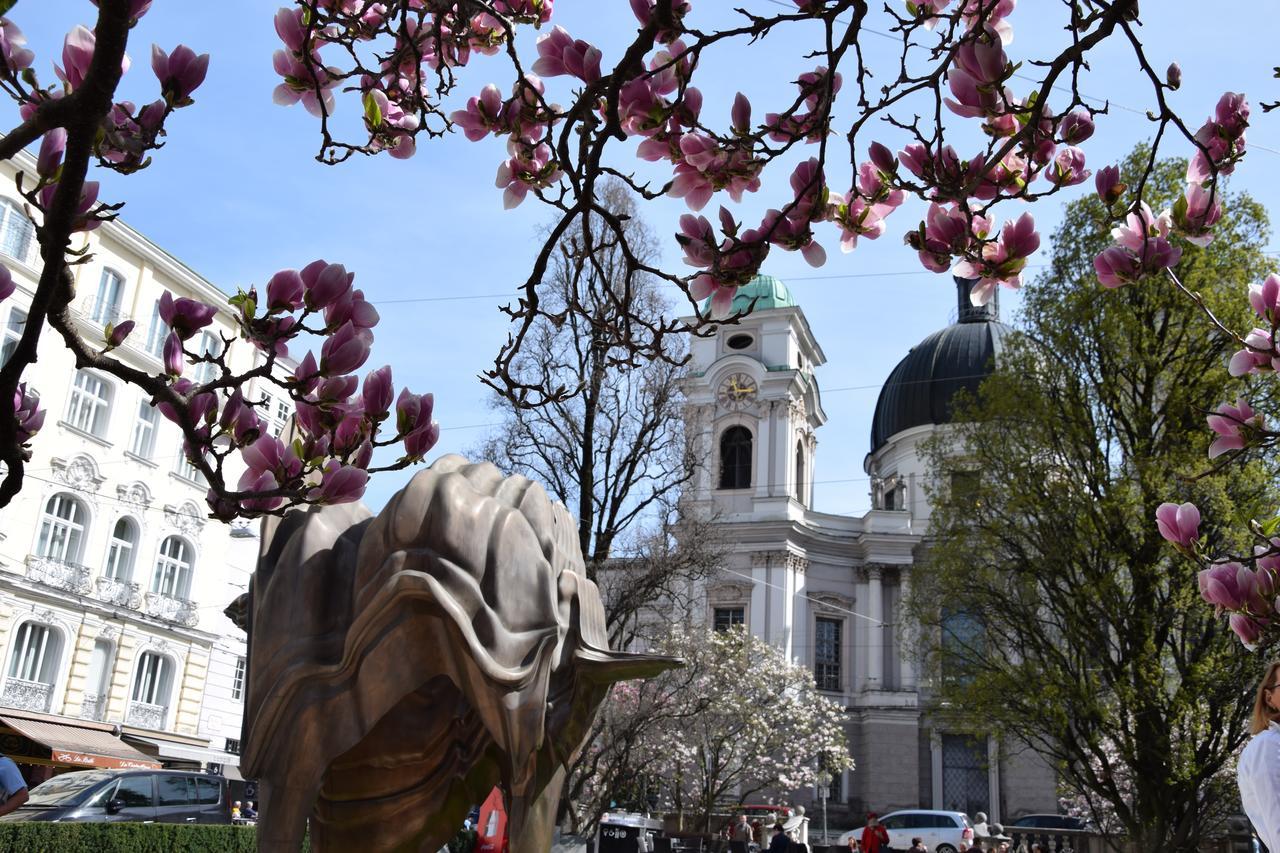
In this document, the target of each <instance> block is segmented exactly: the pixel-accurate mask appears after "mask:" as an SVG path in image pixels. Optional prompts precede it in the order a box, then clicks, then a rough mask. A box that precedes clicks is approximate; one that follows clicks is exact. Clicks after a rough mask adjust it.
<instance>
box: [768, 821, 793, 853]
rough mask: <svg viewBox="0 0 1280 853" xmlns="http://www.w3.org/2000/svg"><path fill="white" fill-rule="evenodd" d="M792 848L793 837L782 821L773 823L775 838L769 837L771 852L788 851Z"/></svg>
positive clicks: (783, 852) (781, 852)
mask: <svg viewBox="0 0 1280 853" xmlns="http://www.w3.org/2000/svg"><path fill="white" fill-rule="evenodd" d="M790 849H791V839H790V838H788V837H787V830H786V829H785V828H784V827H783V826H782V824H780V823H775V824H774V825H773V838H771V839H769V853H787V851H788V850H790Z"/></svg>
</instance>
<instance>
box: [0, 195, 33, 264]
mask: <svg viewBox="0 0 1280 853" xmlns="http://www.w3.org/2000/svg"><path fill="white" fill-rule="evenodd" d="M0 218H2V219H3V221H2V222H0V252H4V253H5V254H6V255H8V256H9V257H11V258H16V259H17V260H19V261H22V262H23V263H24V264H29V263H31V255H32V249H33V248H34V247H35V243H36V226H35V225H34V224H33V223H32V222H31V220H30V219H28V218H27V216H26V214H25V213H23V212H22V211H21V210H19V209H18V206H17V205H16V204H14V203H13V202H11V201H9V200H8V199H3V200H0Z"/></svg>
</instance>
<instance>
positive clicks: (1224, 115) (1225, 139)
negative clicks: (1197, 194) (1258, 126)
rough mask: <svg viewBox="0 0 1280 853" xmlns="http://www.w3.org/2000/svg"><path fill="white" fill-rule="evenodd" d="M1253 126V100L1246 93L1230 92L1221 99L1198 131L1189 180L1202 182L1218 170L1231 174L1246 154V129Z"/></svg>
mask: <svg viewBox="0 0 1280 853" xmlns="http://www.w3.org/2000/svg"><path fill="white" fill-rule="evenodd" d="M1248 126H1249V102H1248V101H1247V100H1246V99H1245V97H1244V95H1242V94H1239V93H1237V92H1226V93H1225V94H1223V96H1222V97H1221V98H1219V99H1218V104H1217V106H1216V107H1215V108H1214V114H1213V117H1212V118H1210V119H1208V120H1207V121H1206V122H1205V123H1204V124H1203V125H1201V126H1200V129H1199V130H1197V131H1196V134H1195V139H1196V142H1198V143H1199V144H1200V145H1201V146H1203V149H1202V150H1197V151H1196V153H1195V155H1194V156H1192V158H1191V161H1190V162H1189V163H1188V164H1187V182H1188V183H1195V184H1200V183H1204V182H1205V181H1207V180H1209V178H1211V177H1212V176H1213V175H1214V174H1215V173H1217V174H1223V175H1229V174H1231V172H1232V171H1233V170H1234V169H1235V164H1236V161H1237V160H1239V159H1240V158H1241V157H1242V156H1244V150H1245V129H1246V128H1247V127H1248Z"/></svg>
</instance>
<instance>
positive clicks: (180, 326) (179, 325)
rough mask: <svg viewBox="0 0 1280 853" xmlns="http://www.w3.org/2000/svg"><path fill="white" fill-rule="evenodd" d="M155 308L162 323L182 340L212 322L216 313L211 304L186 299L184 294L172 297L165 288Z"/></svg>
mask: <svg viewBox="0 0 1280 853" xmlns="http://www.w3.org/2000/svg"><path fill="white" fill-rule="evenodd" d="M157 309H158V310H159V312H160V319H161V320H163V321H164V324H165V325H166V326H168V327H169V329H170V330H171V331H172V332H173V333H174V334H175V335H177V336H178V337H179V338H181V339H182V340H184V341H185V340H189V339H190V338H191V337H192V336H193V335H195V333H196V332H198V331H200V330H201V329H203V328H204V327H205V326H207V325H209V324H210V323H212V322H213V316H214V314H216V313H217V309H216V308H214V307H213V306H212V305H206V304H204V303H203V302H198V301H197V300H195V299H188V298H186V297H185V296H180V297H178V298H177V299H174V298H173V294H172V293H170V292H169V291H167V290H166V291H165V292H164V293H162V294H160V301H159V303H158V306H157Z"/></svg>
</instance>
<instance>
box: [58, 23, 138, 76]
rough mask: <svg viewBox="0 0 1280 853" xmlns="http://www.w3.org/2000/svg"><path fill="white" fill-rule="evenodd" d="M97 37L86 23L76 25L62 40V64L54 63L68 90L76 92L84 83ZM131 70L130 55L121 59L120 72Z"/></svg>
mask: <svg viewBox="0 0 1280 853" xmlns="http://www.w3.org/2000/svg"><path fill="white" fill-rule="evenodd" d="M96 44H97V37H96V36H94V34H93V31H92V30H90V29H89V28H88V27H85V26H84V25H80V24H78V25H76V27H75V28H74V29H73V30H72V31H71V32H69V33H67V36H66V38H65V39H64V40H63V42H62V65H61V66H58V65H54V66H53V71H54V74H56V75H57V76H58V79H59V80H61V81H62V82H63V85H64V86H65V88H66V90H67V91H68V92H74V91H75V90H76V89H78V88H80V86H81V85H82V84H83V83H84V75H86V74H88V73H89V63H91V62H93V50H94V47H95V45H96ZM128 70H129V57H128V56H125V57H124V58H123V59H121V61H120V73H121V74H123V73H124V72H126V71H128Z"/></svg>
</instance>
